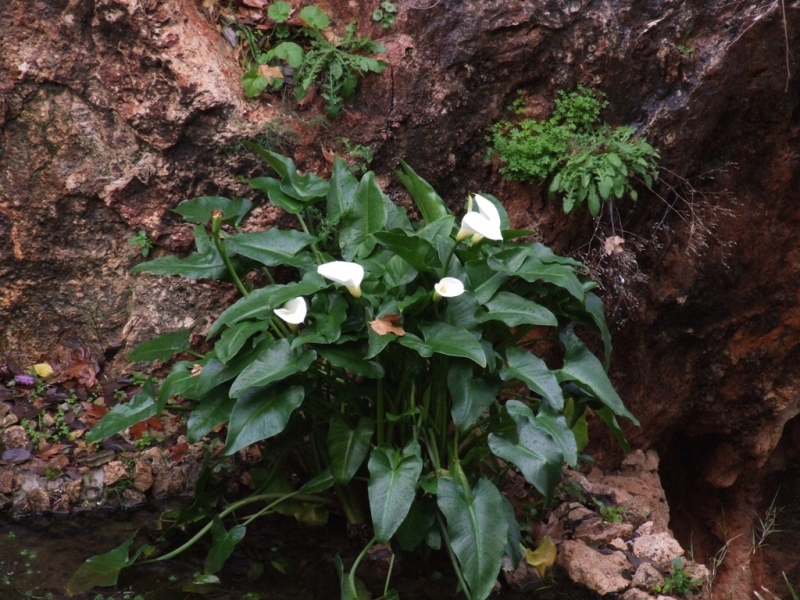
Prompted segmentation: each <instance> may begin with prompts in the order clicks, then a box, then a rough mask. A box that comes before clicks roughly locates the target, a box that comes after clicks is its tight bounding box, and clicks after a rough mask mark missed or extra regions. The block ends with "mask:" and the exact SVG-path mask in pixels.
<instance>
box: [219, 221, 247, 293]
mask: <svg viewBox="0 0 800 600" xmlns="http://www.w3.org/2000/svg"><path fill="white" fill-rule="evenodd" d="M211 237H213V238H214V245H215V246H216V247H217V252H219V255H220V256H221V257H222V262H224V263H225V268H226V269H228V273H230V274H231V279H233V283H235V284H236V289H238V290H239V293H240V294H241V295H242V296H247V295H248V293H249V292H248V291H247V288H245V286H244V284H243V283H242V280H241V279H239V275H238V274H237V273H236V269H234V268H233V263H232V262H231V258H230V256H228V250H227V249H226V248H225V244H223V243H222V240H221V239H220V236H219V234H218V233H216V234H214V233H212V236H211Z"/></svg>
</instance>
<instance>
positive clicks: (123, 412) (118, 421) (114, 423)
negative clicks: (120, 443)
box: [86, 378, 157, 444]
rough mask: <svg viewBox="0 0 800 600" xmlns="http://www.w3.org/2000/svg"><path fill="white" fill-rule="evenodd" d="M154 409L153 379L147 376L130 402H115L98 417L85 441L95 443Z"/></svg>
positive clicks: (144, 416) (149, 415) (150, 415)
mask: <svg viewBox="0 0 800 600" xmlns="http://www.w3.org/2000/svg"><path fill="white" fill-rule="evenodd" d="M156 410H157V406H156V399H155V392H154V390H153V379H152V378H149V379H148V380H147V381H146V382H145V384H144V387H142V391H141V392H139V393H138V394H136V395H135V396H134V397H133V398H131V401H130V402H124V403H120V404H117V405H116V406H115V407H114V408H112V409H111V410H110V411H109V412H108V413H107V414H106V416H104V417H103V418H102V419H100V422H99V423H97V425H95V426H94V427H93V428H92V430H91V431H90V432H89V433H88V434H87V435H86V442H87V443H89V444H96V443H97V442H100V441H102V440H104V439H106V438H107V437H110V436H112V435H114V434H115V433H119V432H120V431H122V430H123V429H127V428H128V427H130V426H131V425H136V423H139V422H140V421H144V420H146V419H149V418H150V417H152V416H153V415H155V414H156Z"/></svg>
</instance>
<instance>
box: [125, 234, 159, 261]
mask: <svg viewBox="0 0 800 600" xmlns="http://www.w3.org/2000/svg"><path fill="white" fill-rule="evenodd" d="M128 245H129V246H139V252H140V253H141V254H142V256H143V257H144V258H147V256H148V255H149V254H150V250H152V249H153V240H151V239H150V237H149V236H148V235H147V232H146V231H145V230H144V229H140V230H139V232H138V233H137V234H136V235H132V236H131V237H129V238H128Z"/></svg>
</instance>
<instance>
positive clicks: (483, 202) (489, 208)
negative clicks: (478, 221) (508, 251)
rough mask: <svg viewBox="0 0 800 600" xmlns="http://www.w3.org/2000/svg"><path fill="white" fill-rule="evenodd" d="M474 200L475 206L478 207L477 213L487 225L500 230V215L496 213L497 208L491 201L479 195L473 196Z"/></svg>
mask: <svg viewBox="0 0 800 600" xmlns="http://www.w3.org/2000/svg"><path fill="white" fill-rule="evenodd" d="M474 198H475V204H477V205H478V213H479V214H480V215H481V216H483V217H485V218H486V219H488V220H489V223H491V224H492V225H493V226H494V227H497V228H498V229H500V213H499V212H498V211H497V207H496V206H495V205H494V204H492V202H491V200H488V199H486V198H484V197H483V196H481V195H480V194H475V196H474ZM487 237H488V236H487Z"/></svg>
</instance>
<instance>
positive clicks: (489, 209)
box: [456, 194, 503, 243]
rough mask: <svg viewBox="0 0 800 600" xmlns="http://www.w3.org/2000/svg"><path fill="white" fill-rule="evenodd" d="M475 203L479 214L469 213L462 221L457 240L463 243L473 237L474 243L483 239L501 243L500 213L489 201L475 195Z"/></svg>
mask: <svg viewBox="0 0 800 600" xmlns="http://www.w3.org/2000/svg"><path fill="white" fill-rule="evenodd" d="M475 203H476V204H477V205H478V212H472V211H470V212H468V213H467V214H466V215H464V218H463V219H462V220H461V229H460V230H459V232H458V235H456V240H457V241H459V242H460V241H461V240H463V239H465V238H467V237H469V236H472V242H473V243H478V242H480V241H481V240H482V239H483V238H488V239H490V240H495V241H501V240H502V239H503V234H502V233H501V232H500V213H499V212H498V211H497V208H496V207H495V205H494V204H492V203H491V202H490V201H489V200H487V199H486V198H484V197H483V196H480V195H478V194H475Z"/></svg>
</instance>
